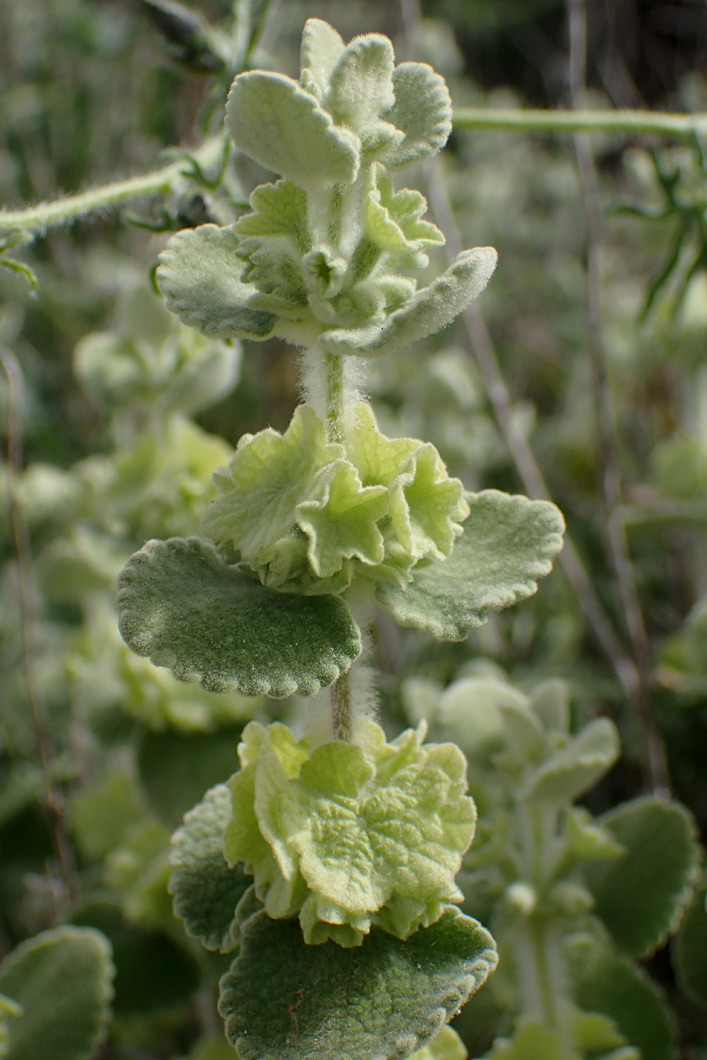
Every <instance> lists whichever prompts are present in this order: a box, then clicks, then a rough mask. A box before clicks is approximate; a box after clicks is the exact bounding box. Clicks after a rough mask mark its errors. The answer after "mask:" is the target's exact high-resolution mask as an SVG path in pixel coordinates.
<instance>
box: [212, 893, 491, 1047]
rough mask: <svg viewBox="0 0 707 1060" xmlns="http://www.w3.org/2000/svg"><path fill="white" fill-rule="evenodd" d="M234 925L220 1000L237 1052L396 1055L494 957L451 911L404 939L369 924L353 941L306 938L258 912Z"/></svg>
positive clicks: (442, 1015)
mask: <svg viewBox="0 0 707 1060" xmlns="http://www.w3.org/2000/svg"><path fill="white" fill-rule="evenodd" d="M242 933H243V939H242V946H241V952H240V954H239V956H238V957H237V958H236V960H235V962H234V963H233V965H232V967H231V970H230V972H228V973H227V974H226V975H225V976H224V978H223V979H222V980H221V998H220V1004H219V1007H220V1011H221V1014H222V1016H223V1017H224V1018H225V1020H226V1033H227V1036H228V1038H229V1040H230V1042H231V1044H232V1045H233V1046H234V1047H235V1048H236V1049H237V1050H238V1054H239V1056H240V1057H241V1058H242V1060H380V1058H381V1057H386V1058H388V1057H395V1058H399V1060H402V1058H404V1057H407V1056H409V1055H410V1054H411V1053H413V1052H415V1050H417V1049H419V1048H420V1047H421V1046H422V1045H424V1044H425V1043H426V1042H427V1041H429V1040H430V1039H431V1038H432V1037H433V1036H434V1035H435V1034H436V1033H437V1032H438V1031H439V1029H440V1027H441V1026H442V1025H443V1024H444V1023H445V1022H446V1021H447V1020H448V1019H450V1018H451V1016H452V1015H453V1014H454V1013H455V1012H456V1011H457V1009H458V1008H459V1006H460V1005H462V1004H463V1003H464V1002H465V1001H466V1000H467V998H468V997H470V996H471V994H473V993H474V992H475V991H476V990H477V989H478V988H479V987H480V986H481V984H482V983H483V982H484V981H485V979H486V978H487V976H488V975H489V973H490V972H491V971H492V970H493V968H494V966H495V963H496V953H495V949H494V944H493V939H492V938H491V936H490V935H489V934H488V932H487V931H485V930H484V929H483V928H482V927H481V926H480V925H479V924H477V923H476V921H474V920H470V919H469V918H468V917H464V916H461V915H460V914H459V913H457V912H456V911H453V912H452V911H448V912H447V913H445V914H444V916H443V917H442V918H441V919H440V920H438V921H437V923H436V924H434V925H432V927H428V928H423V929H421V930H420V931H417V932H416V933H415V934H414V935H412V936H410V938H409V939H407V941H406V942H401V941H400V940H399V939H395V938H392V937H391V936H390V935H387V934H386V933H385V932H382V931H374V932H373V933H372V934H371V935H369V936H368V937H367V938H366V940H365V941H364V943H363V945H362V946H361V947H359V948H358V949H356V950H345V949H342V948H341V947H340V946H337V945H336V944H335V943H333V942H327V943H325V944H324V945H322V946H308V945H306V943H305V942H304V941H303V939H302V935H301V933H300V930H299V925H298V924H297V923H293V922H292V921H273V920H270V919H269V918H268V917H267V916H266V915H265V914H264V913H259V914H257V915H256V916H254V917H252V918H251V919H250V920H248V921H247V923H246V924H245V925H244V926H243V928H242Z"/></svg>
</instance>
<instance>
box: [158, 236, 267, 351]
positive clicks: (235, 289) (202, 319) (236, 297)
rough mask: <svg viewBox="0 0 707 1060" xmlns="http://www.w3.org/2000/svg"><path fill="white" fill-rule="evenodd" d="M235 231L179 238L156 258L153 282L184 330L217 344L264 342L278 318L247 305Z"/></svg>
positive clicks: (250, 293)
mask: <svg viewBox="0 0 707 1060" xmlns="http://www.w3.org/2000/svg"><path fill="white" fill-rule="evenodd" d="M238 245H239V242H238V237H237V236H236V234H235V231H234V226H233V225H232V226H231V227H229V228H219V227H218V225H212V224H208V225H201V226H200V227H199V228H190V229H187V230H185V231H182V232H177V234H176V235H174V236H172V238H171V239H170V241H169V243H168V244H167V246H166V247H165V249H164V250H163V251H162V253H161V254H160V265H159V268H158V270H157V279H158V281H159V284H160V287H161V289H162V291H163V293H164V296H165V298H166V299H167V305H168V306H169V308H170V309H171V310H172V312H173V313H176V314H177V316H178V317H179V318H180V320H182V321H183V322H184V323H185V324H190V325H191V326H192V327H194V328H197V329H198V330H199V331H202V332H203V333H204V334H205V335H213V336H216V337H218V338H221V339H231V338H243V339H254V340H259V339H266V338H267V337H268V336H269V335H271V334H272V331H273V328H274V327H275V324H276V322H277V317H276V316H274V314H272V313H266V312H264V311H263V310H261V309H254V308H253V307H251V306H249V305H248V299H249V298H251V297H252V296H253V294H254V293H255V292H254V289H253V288H252V287H249V286H247V285H246V284H244V283H241V273H242V271H243V262H242V261H240V260H239V259H238V257H237V256H236V252H237V250H238Z"/></svg>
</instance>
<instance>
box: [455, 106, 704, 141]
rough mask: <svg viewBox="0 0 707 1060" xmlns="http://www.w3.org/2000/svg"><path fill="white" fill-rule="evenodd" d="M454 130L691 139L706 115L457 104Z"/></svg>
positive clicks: (700, 127) (701, 125) (701, 129)
mask: <svg viewBox="0 0 707 1060" xmlns="http://www.w3.org/2000/svg"><path fill="white" fill-rule="evenodd" d="M454 128H455V129H489V130H495V131H497V132H529V133H530V132H534V133H538V132H539V133H543V132H545V133H577V132H588V133H591V132H596V133H611V132H615V133H623V134H624V135H625V136H639V135H654V136H668V137H678V138H680V139H688V140H689V139H692V138H693V137H694V136H695V135H699V134H700V133H704V132H707V114H705V113H700V114H661V113H654V112H651V111H648V110H596V111H595V110H514V109H497V108H493V107H458V108H455V110H454Z"/></svg>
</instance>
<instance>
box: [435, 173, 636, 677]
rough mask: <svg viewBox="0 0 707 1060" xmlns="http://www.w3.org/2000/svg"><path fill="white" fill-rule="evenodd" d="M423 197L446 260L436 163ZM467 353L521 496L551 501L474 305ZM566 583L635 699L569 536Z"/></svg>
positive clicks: (445, 215) (446, 212) (454, 231)
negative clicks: (522, 491) (441, 238)
mask: <svg viewBox="0 0 707 1060" xmlns="http://www.w3.org/2000/svg"><path fill="white" fill-rule="evenodd" d="M427 166H428V180H427V186H428V195H429V199H430V204H431V206H432V210H433V213H434V214H435V216H436V219H437V221H438V223H439V225H440V227H441V228H442V229H443V231H444V233H445V235H446V237H447V248H448V252H449V256H450V258H453V257H455V256H456V255H457V254H458V253H459V252H460V250H461V249H462V246H461V238H460V235H459V229H458V226H457V223H456V220H455V218H454V214H453V212H452V209H451V205H450V202H449V198H448V196H447V192H446V187H445V182H444V179H443V177H442V174H441V173H440V171H439V168H438V167H439V162H438V161H437V159H431V160H430V161H429V162H428V163H427ZM462 320H463V323H464V326H465V328H466V332H467V335H468V337H469V341H470V345H471V350H472V353H473V356H474V359H475V361H476V364H477V366H478V368H479V371H480V372H481V375H482V377H483V380H484V385H485V388H486V393H487V394H488V397H489V401H490V402H491V407H492V409H493V413H494V416H495V418H496V422H497V424H498V427H499V430H500V431H501V434H502V436H503V439H504V441H505V443H506V446H507V448H508V452H509V453H510V456H511V459H512V460H513V463H514V464H515V467H516V471H517V473H518V477H519V478H520V480H521V482H522V483H523V488H524V489H525V491H526V493H527V494H528V495H529V496H530V497H532V498H533V499H534V500H547V501H550V500H552V497H551V495H550V491H549V489H548V487H547V484H546V482H545V479H544V477H543V474H542V471H541V470H540V467H539V465H538V462H537V460H536V459H535V454H534V453H533V451H532V449H531V447H530V445H529V444H528V441H527V439H526V438H525V436H524V434H523V433H522V432H521V430H520V429H519V427H518V423H517V418H516V417H515V416H514V415H513V402H512V399H511V396H510V392H509V390H508V387H507V385H506V381H505V379H504V377H503V373H502V371H501V366H500V364H499V361H498V357H497V356H496V351H495V349H494V346H493V342H492V339H491V336H490V334H489V331H488V328H487V327H486V324H485V323H484V321H483V319H482V318H481V316H480V315H479V314H478V312H477V311H476V308H475V306H474V304H473V303H472V305H471V306H470V307H469V308H468V309H467V310H466V311H465V312H464V313H463V314H462ZM559 563H560V564H561V566H562V568H563V570H564V572H565V575H566V577H567V580H568V581H569V582H570V584H571V586H572V588H573V589H574V591H575V593H576V596H577V600H578V602H579V606H580V608H581V610H582V612H583V614H584V617H585V619H586V621H587V625H588V626H589V628H590V629H591V630H592V632H593V634H594V636H595V638H596V640H597V642H598V644H599V646H600V647H601V649H602V651H603V652H604V653H605V655H606V656H607V658H608V659H609V662H610V663H611V666H612V668H613V670H614V672H615V674H616V676H617V679H618V681H619V683H620V685H621V687H622V688H623V690H624V692H625V694H626V695H627V696H633V695H635V690H636V688H637V686H638V683H639V677H638V673H637V671H636V666H635V664H634V662H633V660H632V659H631V657H630V655H628V653H627V652H626V650H625V648H624V646H623V644H622V643H621V641H620V640H619V638H618V637H617V635H616V633H615V631H614V628H613V626H612V624H611V621H610V619H609V618H608V616H607V614H606V612H605V610H604V607H603V605H602V603H601V601H600V599H599V597H598V596H597V594H596V591H595V589H594V586H593V584H592V581H591V579H590V577H589V575H588V573H587V570H586V568H585V566H584V564H583V562H582V559H581V557H580V555H579V553H578V551H577V549H576V548H575V545H574V542H573V541H572V538H571V537H570V535H569V534H567V535H566V536H565V545H564V548H563V550H562V552H561V553H560V556H559Z"/></svg>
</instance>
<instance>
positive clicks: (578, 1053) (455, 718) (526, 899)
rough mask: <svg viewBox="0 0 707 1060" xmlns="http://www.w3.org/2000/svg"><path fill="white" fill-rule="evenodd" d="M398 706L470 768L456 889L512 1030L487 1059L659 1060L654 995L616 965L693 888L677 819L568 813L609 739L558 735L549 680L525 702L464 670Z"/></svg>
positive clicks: (415, 686) (587, 731)
mask: <svg viewBox="0 0 707 1060" xmlns="http://www.w3.org/2000/svg"><path fill="white" fill-rule="evenodd" d="M406 698H407V703H408V708H409V711H410V713H411V715H412V716H413V717H416V716H418V715H419V712H420V711H421V710H422V709H427V708H429V707H430V706H431V707H432V711H433V715H434V720H433V724H434V726H435V730H436V731H438V732H439V733H440V734H442V735H444V736H451V737H453V738H455V739H456V740H457V741H458V742H459V743H460V745H461V747H462V749H463V750H464V751H465V753H466V755H467V757H468V759H469V778H470V787H471V792H472V795H473V796H474V799H475V801H476V803H477V805H478V807H479V808H480V810H479V821H478V828H477V836H476V840H475V843H474V846H473V847H472V848H471V849H470V850H469V851H468V852H467V854H466V855H465V858H464V867H463V870H462V875H461V877H460V885H461V886H462V889H463V890H464V893H465V898H466V902H467V903H468V906H469V907H470V908H473V909H474V910H475V911H480V912H481V914H482V915H483V916H484V919H485V920H487V921H488V922H489V923H490V925H491V928H492V930H493V931H494V934H495V936H496V938H497V939H498V943H499V948H500V950H501V952H502V953H505V954H506V955H507V959H506V961H505V962H503V963H502V966H501V969H500V971H499V973H498V974H497V976H496V977H495V979H494V980H492V983H491V986H490V990H491V992H492V993H496V995H497V997H498V999H499V1002H500V1003H501V1004H502V1006H503V1007H505V1008H506V1009H507V1010H509V1015H512V1016H513V1017H514V1018H515V1019H516V1024H515V1026H516V1033H515V1034H514V1036H513V1037H512V1038H509V1039H504V1040H499V1041H498V1042H497V1043H496V1046H495V1047H494V1049H493V1050H492V1052H491V1054H490V1055H491V1056H492V1057H493V1060H521V1058H522V1060H536V1058H537V1060H541V1058H542V1060H545V1058H547V1057H555V1058H556V1060H576V1058H579V1057H584V1056H590V1055H591V1056H594V1055H601V1056H602V1057H608V1056H611V1057H612V1058H613V1060H619V1058H620V1060H636V1058H637V1057H638V1056H641V1057H643V1058H644V1060H645V1058H646V1057H649V1060H672V1057H673V1056H674V1052H673V1049H674V1043H673V1039H672V1031H671V1026H670V1021H669V1018H668V1015H667V1009H666V1006H665V1002H664V999H663V997H662V995H661V993H660V991H658V990H657V989H656V987H655V986H653V985H652V984H651V982H650V981H649V980H648V978H647V977H646V976H645V975H644V974H643V973H642V971H641V970H639V969H636V968H635V967H634V966H633V964H632V963H631V958H636V957H644V956H647V955H649V954H650V953H651V952H652V951H653V950H654V949H655V948H656V947H657V946H659V945H661V944H662V943H663V942H664V941H665V939H666V937H667V936H668V935H669V934H671V933H672V932H674V931H675V930H676V928H677V926H678V924H679V923H680V919H681V917H682V915H683V913H684V911H685V908H686V905H687V903H688V902H689V900H690V897H691V895H692V893H693V891H694V888H695V885H696V883H697V879H698V866H699V846H698V843H697V838H696V832H695V823H694V821H693V820H692V818H691V816H690V814H689V813H688V811H687V810H685V808H684V807H682V806H681V805H680V804H679V803H676V802H671V801H668V800H663V799H656V798H639V799H634V800H632V801H631V802H628V803H625V804H623V805H620V806H619V807H617V808H615V809H614V810H612V811H610V812H608V813H606V814H604V815H603V817H599V818H594V817H593V816H592V815H591V813H590V812H589V811H588V810H587V809H586V808H584V807H580V806H576V805H574V803H575V801H576V800H577V799H578V798H580V797H581V796H583V795H584V794H585V793H586V792H588V791H589V789H590V788H591V787H593V786H594V785H595V784H596V783H597V781H599V780H600V779H601V778H602V776H603V775H604V774H605V773H606V772H607V770H608V769H609V768H610V767H611V765H612V764H613V763H614V761H615V760H616V758H617V756H618V752H619V742H618V734H617V732H616V729H615V726H614V725H613V723H612V722H611V721H609V720H608V719H607V718H598V719H595V720H594V721H590V722H589V723H588V724H586V725H584V726H583V727H581V728H580V729H579V731H577V732H573V731H572V728H571V726H570V710H569V697H568V692H567V688H566V686H565V684H564V682H562V681H547V682H545V683H544V684H542V685H540V686H538V687H537V688H535V689H534V690H533V692H532V693H531V694H529V695H528V694H526V693H524V692H521V691H520V690H519V689H517V688H515V687H514V686H513V685H511V684H510V683H509V682H508V681H507V679H505V677H504V675H503V674H502V673H500V672H495V671H487V672H481V671H479V672H478V673H475V674H472V675H469V676H467V677H463V678H461V679H460V680H458V681H456V682H454V683H452V684H451V685H450V686H449V687H448V688H446V689H444V690H442V689H438V688H435V687H434V686H433V685H431V684H430V683H429V682H421V681H411V682H409V683H408V685H407V689H406ZM428 712H429V711H428ZM590 1014H591V1017H590ZM602 1021H603V1022H602Z"/></svg>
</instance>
